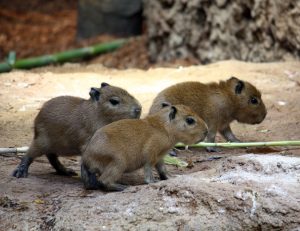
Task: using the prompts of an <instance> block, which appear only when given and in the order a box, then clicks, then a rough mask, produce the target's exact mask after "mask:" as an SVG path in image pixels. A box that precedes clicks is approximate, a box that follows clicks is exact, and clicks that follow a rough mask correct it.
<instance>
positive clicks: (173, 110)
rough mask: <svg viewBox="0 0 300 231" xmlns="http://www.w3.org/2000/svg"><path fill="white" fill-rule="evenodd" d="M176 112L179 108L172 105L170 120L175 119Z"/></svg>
mask: <svg viewBox="0 0 300 231" xmlns="http://www.w3.org/2000/svg"><path fill="white" fill-rule="evenodd" d="M176 113H177V108H176V107H174V106H172V107H171V112H170V114H169V118H170V120H173V119H175V117H176Z"/></svg>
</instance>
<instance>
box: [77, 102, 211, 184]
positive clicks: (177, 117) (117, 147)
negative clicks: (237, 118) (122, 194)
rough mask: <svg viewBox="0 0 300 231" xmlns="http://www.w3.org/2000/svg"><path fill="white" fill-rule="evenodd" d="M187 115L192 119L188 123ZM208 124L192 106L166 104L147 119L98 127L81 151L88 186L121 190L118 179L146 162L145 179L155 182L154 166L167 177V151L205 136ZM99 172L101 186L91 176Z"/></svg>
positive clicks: (83, 171) (83, 172)
mask: <svg viewBox="0 0 300 231" xmlns="http://www.w3.org/2000/svg"><path fill="white" fill-rule="evenodd" d="M187 119H188V120H189V119H193V120H194V123H193V124H188V121H187ZM206 134H207V126H206V124H205V123H204V122H203V120H202V119H201V118H199V117H198V116H197V115H196V113H195V112H193V111H192V110H191V109H190V108H189V107H186V106H183V105H176V106H172V107H165V108H163V109H162V110H160V111H159V112H158V113H155V114H153V115H149V116H147V117H146V118H144V119H140V120H137V119H133V120H121V121H117V122H114V123H111V124H109V125H107V126H105V127H103V128H100V129H98V130H97V131H96V133H95V134H94V136H93V137H92V139H91V141H90V143H89V144H88V146H87V148H86V150H85V152H84V153H83V155H82V171H81V176H82V179H83V181H84V183H85V187H86V188H91V189H96V188H104V189H107V190H122V189H124V186H122V185H119V184H116V183H115V182H116V181H117V180H118V179H119V178H120V177H121V175H122V173H124V172H132V171H134V170H136V169H139V168H141V167H143V166H144V170H145V182H146V183H150V182H153V181H154V179H153V175H152V170H151V169H152V167H156V169H157V171H158V173H159V175H160V178H161V179H167V176H166V171H165V167H164V164H163V157H164V155H165V154H166V153H167V152H168V151H169V150H170V149H171V148H172V147H173V146H174V145H175V144H176V143H178V142H183V143H185V144H193V143H195V142H199V141H201V140H203V139H204V138H205V136H206ZM95 174H99V175H100V177H99V178H98V180H97V181H98V182H97V184H98V186H97V184H96V183H95V182H91V178H92V177H95Z"/></svg>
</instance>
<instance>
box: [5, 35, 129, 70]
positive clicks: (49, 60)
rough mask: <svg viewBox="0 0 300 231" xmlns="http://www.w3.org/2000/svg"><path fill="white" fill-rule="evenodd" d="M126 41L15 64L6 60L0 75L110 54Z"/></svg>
mask: <svg viewBox="0 0 300 231" xmlns="http://www.w3.org/2000/svg"><path fill="white" fill-rule="evenodd" d="M126 41H127V40H125V39H119V40H115V41H112V42H107V43H100V44H97V45H94V46H89V47H84V48H79V49H73V50H68V51H64V52H59V53H55V54H52V55H43V56H39V57H34V58H27V59H20V60H16V61H15V62H11V60H8V61H7V62H3V63H0V73H1V72H9V71H11V70H12V69H13V68H16V69H30V68H33V67H41V66H45V65H48V64H54V63H63V62H67V61H70V60H72V59H76V58H85V57H89V56H93V55H97V54H102V53H106V52H110V51H113V50H116V49H118V48H120V47H121V46H123V45H124V43H126Z"/></svg>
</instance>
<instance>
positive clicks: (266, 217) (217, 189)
mask: <svg viewBox="0 0 300 231" xmlns="http://www.w3.org/2000/svg"><path fill="white" fill-rule="evenodd" d="M299 174H300V158H297V157H284V156H280V155H254V154H249V155H243V156H237V157H232V158H227V159H226V160H224V161H222V162H220V165H219V168H217V171H216V172H215V174H213V175H212V176H211V177H207V176H204V175H203V174H202V173H201V172H196V173H193V174H191V175H185V176H179V177H176V178H173V179H170V180H168V181H164V182H161V183H158V184H154V185H150V186H147V187H138V188H134V187H131V188H130V189H129V190H126V191H125V192H123V193H109V194H106V195H97V196H95V197H92V198H87V199H82V200H81V201H79V203H74V202H73V201H70V202H66V203H65V204H64V206H63V208H61V209H60V210H59V211H58V213H57V214H56V224H55V230H61V229H63V228H64V227H68V228H69V229H70V230H85V229H90V230H299V228H300V204H299V191H300V184H299V180H300V178H299ZM65 214H68V216H65ZM98 218H99V219H98ZM78 221H80V222H78ZM226 227H227V228H226Z"/></svg>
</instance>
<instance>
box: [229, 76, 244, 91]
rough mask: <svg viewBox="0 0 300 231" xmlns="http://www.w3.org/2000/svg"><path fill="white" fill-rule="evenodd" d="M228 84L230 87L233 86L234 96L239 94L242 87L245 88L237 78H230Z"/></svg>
mask: <svg viewBox="0 0 300 231" xmlns="http://www.w3.org/2000/svg"><path fill="white" fill-rule="evenodd" d="M228 81H229V82H230V85H231V86H234V92H235V94H237V95H238V94H241V93H242V91H243V89H244V87H245V84H244V82H243V81H242V80H240V79H238V78H237V77H234V76H232V77H231V78H230V79H229V80H228Z"/></svg>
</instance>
